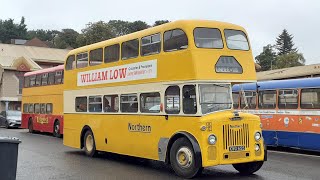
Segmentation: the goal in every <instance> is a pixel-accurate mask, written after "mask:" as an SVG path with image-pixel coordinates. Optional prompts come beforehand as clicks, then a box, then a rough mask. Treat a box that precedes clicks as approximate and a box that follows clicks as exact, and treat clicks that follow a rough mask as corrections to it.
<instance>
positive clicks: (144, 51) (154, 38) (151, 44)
mask: <svg viewBox="0 0 320 180" xmlns="http://www.w3.org/2000/svg"><path fill="white" fill-rule="evenodd" d="M160 50H161V40H160V33H158V34H154V35H151V36H146V37H143V38H141V56H148V55H152V54H158V53H160Z"/></svg>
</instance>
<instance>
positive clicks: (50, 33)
mask: <svg viewBox="0 0 320 180" xmlns="http://www.w3.org/2000/svg"><path fill="white" fill-rule="evenodd" d="M59 33H60V31H57V30H44V29H37V30H30V31H28V32H27V39H29V40H30V39H33V38H35V37H36V38H38V39H40V40H41V41H49V42H53V39H54V38H55V37H56V36H57V35H58V34H59Z"/></svg>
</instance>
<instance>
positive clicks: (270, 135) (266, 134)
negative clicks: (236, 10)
mask: <svg viewBox="0 0 320 180" xmlns="http://www.w3.org/2000/svg"><path fill="white" fill-rule="evenodd" d="M262 135H263V139H264V142H265V143H266V145H268V146H277V145H278V141H277V132H276V131H266V130H265V131H262Z"/></svg>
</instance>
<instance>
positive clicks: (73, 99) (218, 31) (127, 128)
mask: <svg viewBox="0 0 320 180" xmlns="http://www.w3.org/2000/svg"><path fill="white" fill-rule="evenodd" d="M64 78H65V82H66V83H65V84H64V140H63V142H64V145H66V146H70V147H74V148H83V149H84V151H85V153H86V154H87V155H89V156H94V155H96V153H97V152H98V151H107V152H113V153H117V154H123V155H129V156H135V157H142V158H146V159H152V160H159V161H163V162H166V163H168V164H171V166H172V168H173V170H174V171H175V173H176V174H177V175H179V176H182V177H185V178H192V177H194V176H196V175H197V174H199V173H201V171H202V169H203V168H204V167H209V166H215V165H221V164H232V165H233V166H234V168H235V169H236V170H238V171H239V172H240V173H242V174H252V173H254V172H256V171H257V170H259V169H260V168H261V166H262V164H263V162H264V160H266V156H265V155H266V153H265V147H264V142H263V139H262V137H261V127H260V119H259V118H258V117H257V116H255V115H251V114H246V113H241V112H236V111H234V110H233V109H232V98H231V96H232V91H231V85H232V84H233V83H241V82H254V81H256V75H255V68H254V61H253V57H252V52H251V49H250V46H249V42H248V38H247V35H246V32H245V30H244V29H243V28H242V27H240V26H237V25H233V24H229V23H223V22H216V21H202V20H183V21H176V22H171V23H167V24H164V25H160V26H156V27H152V28H149V29H146V30H143V31H139V32H136V33H132V34H129V35H125V36H121V37H118V38H114V39H110V40H106V41H103V42H99V43H96V44H92V45H88V46H84V47H81V48H78V49H74V50H72V51H70V53H69V54H68V57H67V59H66V62H65V77H64Z"/></svg>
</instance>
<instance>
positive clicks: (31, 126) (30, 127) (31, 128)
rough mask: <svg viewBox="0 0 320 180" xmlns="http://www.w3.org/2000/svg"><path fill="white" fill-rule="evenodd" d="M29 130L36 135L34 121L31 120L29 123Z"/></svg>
mask: <svg viewBox="0 0 320 180" xmlns="http://www.w3.org/2000/svg"><path fill="white" fill-rule="evenodd" d="M28 129H29V133H34V130H33V122H32V119H29V121H28Z"/></svg>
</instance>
